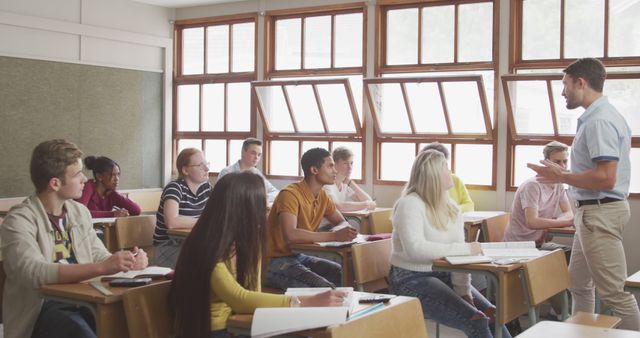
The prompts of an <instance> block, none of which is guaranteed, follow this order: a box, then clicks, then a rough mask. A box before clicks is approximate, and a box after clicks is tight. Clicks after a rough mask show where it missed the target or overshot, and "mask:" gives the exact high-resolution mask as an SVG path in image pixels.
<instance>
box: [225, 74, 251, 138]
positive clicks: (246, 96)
mask: <svg viewBox="0 0 640 338" xmlns="http://www.w3.org/2000/svg"><path fill="white" fill-rule="evenodd" d="M227 96H228V101H227V124H228V126H229V127H228V130H229V131H249V130H250V129H251V84H249V83H248V82H237V83H229V84H227Z"/></svg>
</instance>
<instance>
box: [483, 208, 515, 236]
mask: <svg viewBox="0 0 640 338" xmlns="http://www.w3.org/2000/svg"><path fill="white" fill-rule="evenodd" d="M510 216H511V214H510V213H508V212H507V213H504V214H502V215H499V216H495V217H491V218H487V219H486V220H485V221H484V222H482V234H483V236H484V240H485V242H502V240H503V238H504V231H505V229H506V228H507V224H509V217H510Z"/></svg>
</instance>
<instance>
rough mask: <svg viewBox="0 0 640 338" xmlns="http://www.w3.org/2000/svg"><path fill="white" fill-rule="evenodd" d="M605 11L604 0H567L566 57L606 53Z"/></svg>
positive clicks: (565, 19) (565, 21)
mask: <svg viewBox="0 0 640 338" xmlns="http://www.w3.org/2000/svg"><path fill="white" fill-rule="evenodd" d="M604 12H605V8H604V0H579V1H565V10H564V57H565V58H581V57H587V56H592V57H602V56H603V55H604ZM587 22H588V23H589V24H585V23H587Z"/></svg>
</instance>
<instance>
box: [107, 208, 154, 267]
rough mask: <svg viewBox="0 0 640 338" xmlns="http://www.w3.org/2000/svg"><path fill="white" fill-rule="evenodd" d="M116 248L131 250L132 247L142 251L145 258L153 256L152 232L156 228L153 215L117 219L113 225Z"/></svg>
mask: <svg viewBox="0 0 640 338" xmlns="http://www.w3.org/2000/svg"><path fill="white" fill-rule="evenodd" d="M114 227H115V233H116V248H117V249H118V250H122V249H131V248H133V247H134V246H137V247H139V248H142V249H144V251H146V252H147V256H149V258H151V257H152V256H153V248H154V247H153V232H154V230H155V227H156V216H155V215H142V216H129V217H118V218H116V223H115V225H114Z"/></svg>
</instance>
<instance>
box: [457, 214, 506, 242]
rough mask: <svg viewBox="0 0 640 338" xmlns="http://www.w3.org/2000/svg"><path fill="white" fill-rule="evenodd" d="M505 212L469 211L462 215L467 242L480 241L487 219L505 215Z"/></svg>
mask: <svg viewBox="0 0 640 338" xmlns="http://www.w3.org/2000/svg"><path fill="white" fill-rule="evenodd" d="M504 213H505V212H504V211H469V212H465V213H463V214H462V220H463V221H464V230H465V231H466V232H467V242H475V241H477V240H478V239H479V236H480V229H481V227H482V223H483V222H484V221H486V220H487V219H490V218H493V217H496V216H500V215H503V214H504Z"/></svg>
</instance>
